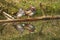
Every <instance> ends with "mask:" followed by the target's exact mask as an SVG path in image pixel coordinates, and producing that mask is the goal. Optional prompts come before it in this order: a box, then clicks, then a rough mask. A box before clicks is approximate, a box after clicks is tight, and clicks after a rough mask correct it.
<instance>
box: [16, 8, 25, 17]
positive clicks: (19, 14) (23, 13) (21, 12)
mask: <svg viewBox="0 0 60 40" xmlns="http://www.w3.org/2000/svg"><path fill="white" fill-rule="evenodd" d="M23 15H25V11H24V10H23V9H22V8H20V9H19V11H18V13H17V14H16V16H17V18H21V17H22V16H23Z"/></svg>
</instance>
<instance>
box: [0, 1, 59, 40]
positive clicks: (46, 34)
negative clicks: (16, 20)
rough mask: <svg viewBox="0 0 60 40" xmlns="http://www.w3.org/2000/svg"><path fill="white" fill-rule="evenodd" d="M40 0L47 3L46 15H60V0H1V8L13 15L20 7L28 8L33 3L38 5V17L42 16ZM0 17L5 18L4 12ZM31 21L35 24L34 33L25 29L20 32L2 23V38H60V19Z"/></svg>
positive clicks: (21, 39) (29, 39)
mask: <svg viewBox="0 0 60 40" xmlns="http://www.w3.org/2000/svg"><path fill="white" fill-rule="evenodd" d="M40 2H42V3H44V5H45V6H44V7H45V11H44V13H45V15H60V0H0V9H3V11H5V12H7V13H8V14H11V15H13V14H14V13H16V12H17V11H18V10H19V8H23V9H24V10H26V9H28V8H29V6H30V5H33V6H35V7H36V15H35V16H36V17H37V16H42V12H41V8H40V7H39V3H40ZM35 16H34V17H35ZM0 19H5V18H4V16H3V15H2V12H0ZM29 23H31V24H33V25H34V26H35V28H36V30H35V32H34V33H29V31H27V30H25V31H24V33H23V34H20V33H19V31H17V30H16V29H15V28H14V27H13V26H12V25H9V24H8V25H6V26H2V25H1V23H0V25H1V26H0V40H60V20H58V19H57V20H39V21H36V22H29ZM2 28H4V30H2Z"/></svg>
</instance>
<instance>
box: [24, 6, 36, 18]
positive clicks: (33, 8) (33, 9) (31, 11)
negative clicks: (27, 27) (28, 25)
mask: <svg viewBox="0 0 60 40" xmlns="http://www.w3.org/2000/svg"><path fill="white" fill-rule="evenodd" d="M35 13H36V8H35V7H34V6H30V8H29V9H27V10H26V11H25V15H27V16H28V18H31V17H32V16H34V14H35Z"/></svg>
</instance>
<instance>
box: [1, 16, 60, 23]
mask: <svg viewBox="0 0 60 40" xmlns="http://www.w3.org/2000/svg"><path fill="white" fill-rule="evenodd" d="M55 19H60V15H59V16H45V17H35V18H26V19H11V20H0V23H11V22H28V21H38V20H55Z"/></svg>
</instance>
